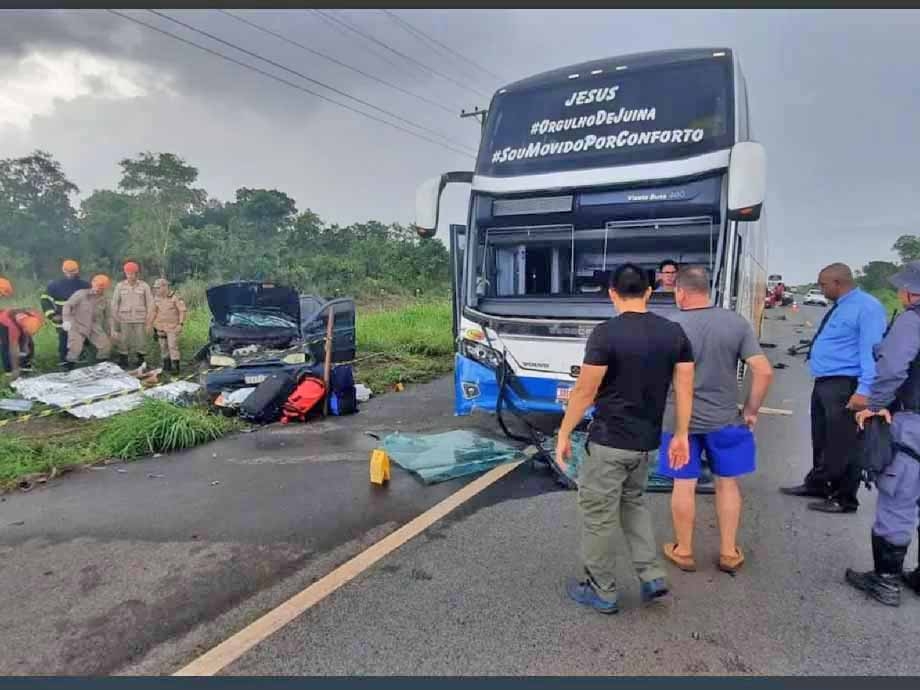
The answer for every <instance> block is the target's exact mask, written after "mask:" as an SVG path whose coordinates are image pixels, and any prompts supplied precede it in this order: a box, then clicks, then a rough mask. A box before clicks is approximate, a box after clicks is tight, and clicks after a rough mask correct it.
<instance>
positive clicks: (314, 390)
mask: <svg viewBox="0 0 920 690" xmlns="http://www.w3.org/2000/svg"><path fill="white" fill-rule="evenodd" d="M325 397H326V384H324V383H323V381H322V379H319V378H316V377H315V376H306V377H305V378H303V379H302V380H301V381H300V383H298V384H297V387H296V388H295V389H294V391H293V392H292V393H291V395H290V396H289V397H288V399H287V401H285V403H284V406H283V407H282V409H281V423H282V424H287V423H288V422H292V421H297V422H304V421H306V419H307V415H309V414H310V413H311V412H313V410H314V409H316V407H317V406H318V405H319V404H320V403H321V402H322V401H323V398H325Z"/></svg>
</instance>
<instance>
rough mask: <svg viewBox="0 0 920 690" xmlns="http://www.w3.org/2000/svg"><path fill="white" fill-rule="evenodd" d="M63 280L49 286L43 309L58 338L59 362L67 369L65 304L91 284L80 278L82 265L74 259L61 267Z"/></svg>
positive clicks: (59, 279) (87, 288)
mask: <svg viewBox="0 0 920 690" xmlns="http://www.w3.org/2000/svg"><path fill="white" fill-rule="evenodd" d="M61 272H62V273H63V274H64V277H63V278H58V279H57V280H54V281H52V282H50V283H49V284H48V287H47V288H46V289H45V294H43V295H42V296H41V303H42V309H44V310H45V318H47V319H48V320H49V321H50V322H51V323H52V325H53V326H54V328H55V330H57V337H58V362H59V366H61V367H64V368H66V367H67V338H68V336H67V331H65V330H64V318H63V315H62V312H63V309H64V303H65V302H66V301H67V300H69V299H70V297H71V296H72V295H73V293H75V292H76V291H77V290H89V283H87V282H86V281H85V280H83V279H82V278H81V277H80V264H78V263H77V262H76V261H74V260H73V259H67V260H65V261H64V263H63V264H62V265H61Z"/></svg>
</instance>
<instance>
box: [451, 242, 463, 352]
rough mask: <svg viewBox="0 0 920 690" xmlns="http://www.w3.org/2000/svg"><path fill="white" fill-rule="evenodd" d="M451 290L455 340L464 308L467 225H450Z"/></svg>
mask: <svg viewBox="0 0 920 690" xmlns="http://www.w3.org/2000/svg"><path fill="white" fill-rule="evenodd" d="M449 249H450V291H451V301H452V304H453V310H452V314H453V330H454V340H456V339H457V338H458V337H459V335H460V313H461V311H462V309H463V283H464V280H463V267H464V263H463V258H464V256H465V255H466V226H465V225H456V224H451V226H450V247H449Z"/></svg>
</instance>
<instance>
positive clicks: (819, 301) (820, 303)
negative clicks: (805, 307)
mask: <svg viewBox="0 0 920 690" xmlns="http://www.w3.org/2000/svg"><path fill="white" fill-rule="evenodd" d="M802 304H810V305H814V306H817V307H826V306H827V305H828V304H829V302H828V299H827V297H825V296H824V295H823V294H821V291H820V290H809V291H808V294H807V295H805V299H804V300H802Z"/></svg>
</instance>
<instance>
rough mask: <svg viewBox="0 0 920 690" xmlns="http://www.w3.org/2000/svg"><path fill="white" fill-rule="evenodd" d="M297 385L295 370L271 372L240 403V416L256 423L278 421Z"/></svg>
mask: <svg viewBox="0 0 920 690" xmlns="http://www.w3.org/2000/svg"><path fill="white" fill-rule="evenodd" d="M296 387H297V377H296V375H295V374H294V373H293V372H278V373H277V374H271V375H270V376H269V377H268V378H267V379H265V380H264V381H263V382H262V383H260V384H259V385H258V386H256V389H255V390H254V391H253V392H252V393H250V394H249V396H248V397H247V398H246V400H244V401H243V404H242V405H240V418H241V419H244V420H246V421H248V422H252V423H254V424H271V423H272V422H277V421H278V420H279V419H281V411H282V408H283V407H284V403H285V402H287V399H288V398H289V397H290V396H291V393H293V392H294V389H295V388H296Z"/></svg>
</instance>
